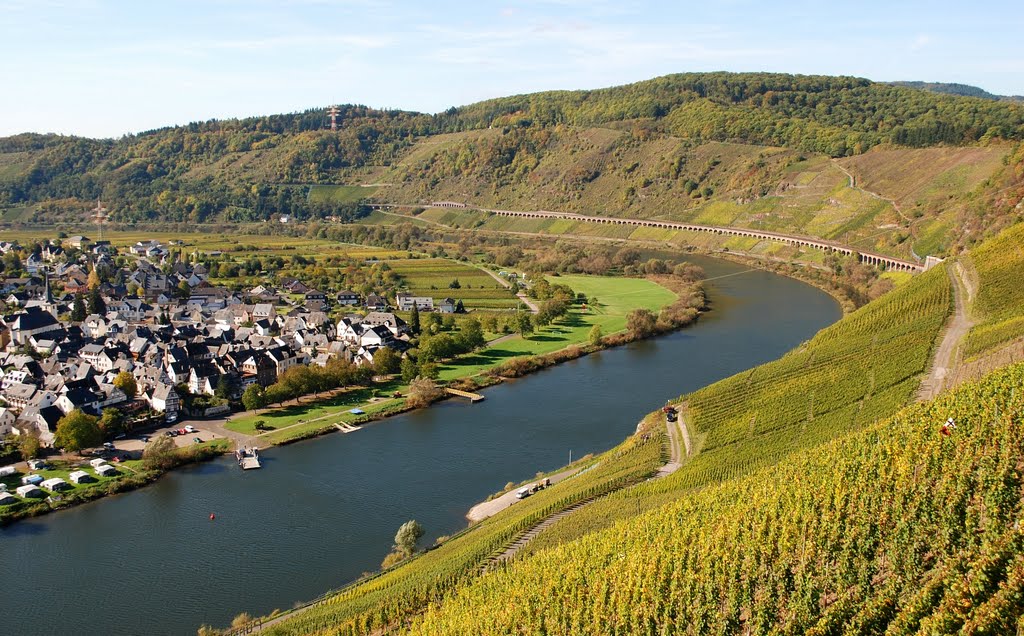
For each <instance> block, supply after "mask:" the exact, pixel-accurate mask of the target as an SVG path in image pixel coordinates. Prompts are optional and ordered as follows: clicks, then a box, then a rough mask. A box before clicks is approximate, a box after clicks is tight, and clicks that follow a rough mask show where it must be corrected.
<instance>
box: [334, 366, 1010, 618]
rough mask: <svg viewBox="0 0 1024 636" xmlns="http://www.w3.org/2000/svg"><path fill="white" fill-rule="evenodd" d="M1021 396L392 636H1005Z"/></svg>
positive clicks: (479, 597)
mask: <svg viewBox="0 0 1024 636" xmlns="http://www.w3.org/2000/svg"><path fill="white" fill-rule="evenodd" d="M1022 384H1024V368H1022V367H1021V366H1017V367H1014V368H1010V369H1007V370H1004V371H1002V372H998V373H996V374H994V375H993V376H991V377H989V378H988V379H986V380H984V381H983V382H981V383H979V384H976V385H969V386H967V387H964V388H961V389H959V390H957V391H955V392H952V393H947V394H945V395H944V396H942V397H940V398H939V399H938V400H936V401H935V402H933V403H928V404H921V405H915V406H912V407H909V408H907V409H905V410H902V411H900V412H898V413H897V414H896V415H895V416H893V417H891V418H886V419H885V420H882V421H880V422H879V423H878V424H872V425H871V426H869V427H867V428H866V429H865V430H863V431H861V432H857V433H853V434H852V435H849V436H847V437H845V438H844V439H841V440H838V441H836V442H835V443H833V444H826V445H823V446H819V447H817V448H816V449H814V450H811V451H808V452H802V453H798V454H796V455H793V456H791V457H789V458H787V459H785V460H784V461H782V462H779V463H777V464H775V465H773V466H771V467H766V468H763V469H761V470H758V471H757V472H754V473H753V474H750V475H748V476H747V477H745V478H743V479H737V480H731V481H728V482H725V483H724V484H721V485H716V486H711V487H708V488H705V489H702V490H699V491H693V492H690V493H688V494H687V495H686V496H683V497H678V498H676V499H674V500H673V501H671V502H668V503H667V504H666V505H664V506H660V507H658V508H657V509H655V510H651V511H649V512H647V513H644V514H641V515H639V516H637V517H635V518H634V519H632V520H630V521H628V522H625V523H620V524H618V525H616V526H615V527H614V528H610V529H607V530H603V531H599V532H594V533H592V534H589V535H587V536H586V537H584V538H582V539H580V540H578V541H575V542H572V543H568V544H565V545H562V546H559V547H557V548H553V549H549V550H544V551H542V552H539V553H537V554H535V555H533V556H532V557H529V558H523V559H519V560H517V561H515V562H513V563H512V564H511V565H509V566H508V567H506V568H504V569H501V570H498V571H495V572H493V573H489V574H487V575H484V576H481V577H478V578H476V579H474V580H472V581H471V582H469V583H467V584H465V585H463V586H462V587H461V588H460V589H459V590H458V591H457V592H456V593H453V594H450V595H449V596H447V597H446V598H445V600H444V601H443V602H434V603H432V604H431V605H430V606H429V607H427V608H426V609H425V612H424V613H423V614H421V615H418V616H416V617H414V618H413V624H412V626H411V627H410V628H408V629H407V630H405V631H403V633H406V634H416V635H420V634H422V635H427V634H429V635H431V636H436V635H443V634H464V633H473V634H482V635H489V634H508V633H513V632H514V633H516V634H525V635H533V634H537V635H540V634H551V633H559V634H583V633H587V634H590V633H602V634H604V633H624V634H636V633H671V632H675V631H680V632H682V631H685V630H686V629H687V627H691V628H694V629H695V630H696V631H697V632H699V633H716V634H717V633H723V634H724V633H747V632H749V633H752V634H767V633H793V634H838V633H885V634H894V635H896V634H899V635H903V634H908V635H909V634H918V633H933V634H953V633H970V634H1013V633H1016V632H1017V630H1018V620H1019V619H1020V614H1021V608H1020V604H1019V603H1018V602H1017V599H1018V598H1019V591H1020V590H1021V588H1022V587H1024V570H1022V568H1021V566H1022V559H1021V556H1020V555H1021V549H1022V544H1021V536H1020V533H1019V532H1018V530H1017V526H1016V524H1015V520H1016V519H1019V518H1020V515H1021V514H1024V504H1022V500H1021V498H1020V496H1019V495H1020V493H1019V487H1020V484H1019V480H1017V479H1012V478H1009V477H1008V476H1009V475H1015V474H1016V473H1017V471H1018V468H1017V462H1018V460H1019V457H1020V456H1021V455H1022V454H1024V429H1022V428H1021V427H1020V426H1019V425H1018V423H1017V422H1016V421H1015V420H1016V417H1015V415H1014V414H1015V413H1019V412H1020V411H1021V410H1022V409H1024V395H1021V392H1020V391H1019V389H1016V387H1020V386H1021V385H1022ZM948 417H952V418H954V419H955V421H956V422H957V429H956V432H955V433H954V434H953V435H952V436H951V437H946V436H944V435H941V434H940V433H939V425H940V424H941V423H942V422H943V421H945V420H946V418H948ZM588 508H589V507H588ZM585 510H586V509H585ZM570 518H571V516H570ZM424 605H426V604H425V603H424ZM318 633H321V632H318ZM332 633H335V632H332ZM336 633H348V632H345V631H340V632H336Z"/></svg>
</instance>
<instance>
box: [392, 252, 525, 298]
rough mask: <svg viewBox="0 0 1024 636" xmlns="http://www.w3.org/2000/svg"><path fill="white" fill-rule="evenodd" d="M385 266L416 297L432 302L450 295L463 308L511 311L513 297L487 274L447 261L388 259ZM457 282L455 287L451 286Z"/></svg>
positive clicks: (444, 259)
mask: <svg viewBox="0 0 1024 636" xmlns="http://www.w3.org/2000/svg"><path fill="white" fill-rule="evenodd" d="M388 267H390V268H391V271H393V272H394V273H395V274H397V275H398V276H399V277H400V279H401V280H400V284H401V286H402V287H404V288H405V289H406V290H407V291H409V293H411V294H413V295H415V296H430V297H432V298H434V299H435V301H438V300H441V299H442V298H445V297H447V296H451V297H452V298H454V299H456V300H462V302H463V303H464V304H465V306H466V309H467V310H470V309H502V310H503V309H514V308H515V307H516V306H518V305H519V304H520V302H519V300H518V299H517V298H516V297H515V295H514V294H513V293H512V292H511V291H510V290H509V289H508V288H506V287H505V286H504V285H502V284H501V283H500V282H498V281H497V280H495V279H494V277H492V276H491V275H490V274H488V273H487V272H486V271H484V270H482V269H479V268H477V267H474V266H472V265H469V264H466V263H461V262H459V261H453V260H450V259H446V258H417V259H396V260H389V261H388ZM456 283H458V285H459V286H458V287H457V288H456V287H452V285H454V284H456Z"/></svg>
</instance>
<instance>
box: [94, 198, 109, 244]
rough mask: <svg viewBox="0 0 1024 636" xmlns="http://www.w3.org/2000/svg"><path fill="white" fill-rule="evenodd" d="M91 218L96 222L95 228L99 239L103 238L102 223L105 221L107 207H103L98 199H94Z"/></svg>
mask: <svg viewBox="0 0 1024 636" xmlns="http://www.w3.org/2000/svg"><path fill="white" fill-rule="evenodd" d="M92 220H93V221H94V222H95V223H96V229H97V231H98V232H99V234H100V237H99V240H100V241H102V240H103V224H104V223H106V222H107V208H105V207H103V204H102V203H100V200H99V199H96V207H94V208H93V209H92Z"/></svg>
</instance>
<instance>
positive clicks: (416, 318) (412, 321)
mask: <svg viewBox="0 0 1024 636" xmlns="http://www.w3.org/2000/svg"><path fill="white" fill-rule="evenodd" d="M409 331H411V332H412V333H413V335H417V334H419V332H420V310H419V308H418V307H416V305H415V304H414V305H413V306H412V313H410V314H409Z"/></svg>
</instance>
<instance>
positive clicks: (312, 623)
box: [261, 418, 666, 636]
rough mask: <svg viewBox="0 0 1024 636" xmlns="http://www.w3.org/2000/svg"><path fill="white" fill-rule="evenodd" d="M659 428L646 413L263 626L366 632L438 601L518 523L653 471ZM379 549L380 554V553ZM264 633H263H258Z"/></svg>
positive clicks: (276, 631)
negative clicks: (635, 424)
mask: <svg viewBox="0 0 1024 636" xmlns="http://www.w3.org/2000/svg"><path fill="white" fill-rule="evenodd" d="M665 446H666V436H665V434H664V427H662V426H660V423H659V422H658V420H657V418H650V419H649V421H648V423H647V428H645V429H643V430H642V432H640V433H638V434H637V435H634V436H633V437H631V438H629V439H628V440H626V441H625V442H624V443H623V444H620V445H619V446H617V447H616V448H613V449H612V450H610V451H608V452H606V453H603V454H601V455H599V456H597V457H596V458H594V460H592V461H591V462H589V463H587V464H585V465H583V466H581V470H580V472H579V473H577V475H575V476H573V477H570V478H569V479H566V480H565V481H563V482H561V483H559V484H558V485H556V486H553V487H551V488H549V489H546V490H543V491H541V492H539V493H537V494H536V495H533V496H531V497H529V498H528V499H524V500H523V501H521V502H519V503H517V504H516V505H514V506H512V507H511V508H509V509H508V510H507V511H506V512H504V513H503V514H500V515H496V516H494V517H491V518H489V519H486V520H484V521H482V522H480V523H479V524H477V525H475V526H473V527H472V528H471V529H470V530H468V531H466V532H464V533H462V534H459V535H457V536H455V537H453V538H451V539H449V540H447V541H445V542H444V543H442V544H441V545H440V546H439V547H437V548H435V549H432V550H429V551H427V552H425V553H423V554H421V555H419V556H418V557H416V558H414V559H412V560H411V561H409V562H408V563H406V564H404V565H399V566H397V567H396V568H394V569H391V570H388V571H386V572H384V573H383V574H381V575H380V576H377V577H375V578H371V579H369V580H367V581H366V582H364V583H357V584H355V585H353V586H350V587H349V588H347V589H345V590H343V591H341V592H340V593H339V594H337V595H334V596H331V597H329V598H327V599H326V600H324V601H322V602H320V603H318V604H317V605H316V606H314V607H312V608H310V609H308V610H306V611H304V612H302V613H300V614H298V615H296V616H295V617H294V618H291V619H288V620H286V621H284V622H281V623H278V624H275V625H274V626H273V627H272V628H271V629H268V630H266V633H268V634H272V635H278V636H281V635H285V634H319V633H325V634H326V633H329V634H350V635H353V636H355V635H356V634H366V633H370V632H372V631H373V630H374V629H376V628H379V627H382V626H386V625H391V624H393V623H395V622H396V621H398V620H400V619H402V618H404V617H405V616H407V615H408V614H409V613H410V612H415V611H419V610H420V609H422V608H424V607H426V606H427V605H428V604H430V603H436V602H439V601H440V600H441V598H442V597H444V596H445V595H446V594H447V593H450V592H451V591H453V590H454V589H455V588H456V587H457V586H459V585H460V584H463V583H466V582H468V581H469V580H471V579H472V578H474V577H475V576H476V571H477V569H478V568H479V567H480V565H482V564H483V563H484V562H485V560H486V559H487V558H488V557H489V556H491V555H492V554H493V553H494V552H495V551H497V550H499V549H500V548H502V547H503V546H504V545H505V544H507V543H508V542H509V541H510V540H511V539H512V538H514V537H515V536H516V535H517V534H518V533H520V532H522V531H523V530H525V529H527V528H529V527H531V526H533V525H534V524H536V523H537V522H538V521H540V520H541V519H543V518H545V517H547V516H548V515H550V514H552V513H554V512H557V511H559V510H562V509H564V508H566V507H568V506H570V505H572V504H574V503H576V502H578V501H582V500H584V499H589V498H591V497H594V496H599V495H602V494H605V493H608V492H611V491H614V490H617V489H619V488H622V487H624V486H626V485H629V484H631V483H635V482H638V481H640V480H642V479H644V478H646V477H648V476H650V475H652V474H653V473H654V472H655V471H656V470H657V468H658V467H659V466H660V465H661V464H662V462H663V461H664V458H665V456H666V449H665ZM381 556H383V555H381ZM261 633H263V632H261Z"/></svg>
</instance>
